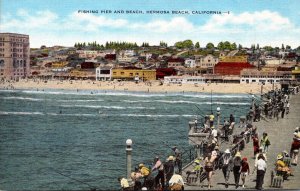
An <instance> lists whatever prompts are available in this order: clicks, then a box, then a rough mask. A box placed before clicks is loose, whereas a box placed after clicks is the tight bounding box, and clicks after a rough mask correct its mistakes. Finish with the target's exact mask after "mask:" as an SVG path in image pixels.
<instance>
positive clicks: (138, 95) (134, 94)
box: [97, 92, 168, 97]
mask: <svg viewBox="0 0 300 191" xmlns="http://www.w3.org/2000/svg"><path fill="white" fill-rule="evenodd" d="M97 94H99V95H110V96H130V97H164V96H167V95H168V94H160V93H156V94H153V93H152V94H151V93H147V94H142V93H139V92H128V93H126V92H106V93H105V92H99V93H97Z"/></svg>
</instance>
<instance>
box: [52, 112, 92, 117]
mask: <svg viewBox="0 0 300 191" xmlns="http://www.w3.org/2000/svg"><path fill="white" fill-rule="evenodd" d="M47 115H52V116H60V115H61V116H75V117H80V116H85V117H95V116H97V115H96V114H88V113H47Z"/></svg>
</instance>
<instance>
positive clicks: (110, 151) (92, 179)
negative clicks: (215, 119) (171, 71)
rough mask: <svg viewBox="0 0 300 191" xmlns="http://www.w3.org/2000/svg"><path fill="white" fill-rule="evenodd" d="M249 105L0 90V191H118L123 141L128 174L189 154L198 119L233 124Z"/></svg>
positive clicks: (242, 97) (236, 97)
mask: <svg viewBox="0 0 300 191" xmlns="http://www.w3.org/2000/svg"><path fill="white" fill-rule="evenodd" d="M250 105H251V97H250V96H249V95H248V94H213V95H212V96H211V95H210V94H205V93H168V94H165V93H134V92H103V91H102V92H101V91H93V92H90V91H79V92H77V91H65V90H45V91H34V90H0V189H1V190H62V189H65V190H79V189H85V190H88V189H91V188H97V189H106V190H107V189H119V184H118V181H117V178H118V177H119V176H126V155H125V154H126V152H125V147H126V145H125V142H126V139H128V138H130V139H132V141H133V152H132V157H133V161H132V163H133V166H137V165H138V164H139V163H145V164H147V165H151V163H152V161H153V158H154V157H155V156H159V157H160V158H161V159H162V160H165V159H166V158H167V157H168V156H169V155H171V154H172V153H173V152H172V150H171V149H170V147H172V146H174V145H177V146H178V147H179V149H180V150H182V151H186V150H188V149H189V148H190V147H191V146H190V145H188V138H187V133H188V122H189V121H190V120H192V119H194V117H195V116H196V115H198V121H200V120H199V119H200V115H204V114H209V113H210V111H211V109H212V110H213V111H214V112H215V111H216V108H217V107H220V108H221V116H222V119H221V121H223V118H224V117H226V118H228V117H229V115H230V113H232V114H234V116H235V117H236V119H238V118H239V117H240V116H242V115H245V113H246V111H247V110H248V108H249V107H250ZM196 106H197V107H199V109H198V108H197V107H196Z"/></svg>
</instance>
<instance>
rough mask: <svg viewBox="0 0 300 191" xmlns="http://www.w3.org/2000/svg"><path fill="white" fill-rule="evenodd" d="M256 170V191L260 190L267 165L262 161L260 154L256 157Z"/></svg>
mask: <svg viewBox="0 0 300 191" xmlns="http://www.w3.org/2000/svg"><path fill="white" fill-rule="evenodd" d="M255 168H256V186H255V188H256V189H258V190H262V185H263V183H264V177H265V173H266V170H267V163H266V161H265V160H264V156H263V155H262V154H260V155H259V156H258V160H257V162H256V163H255Z"/></svg>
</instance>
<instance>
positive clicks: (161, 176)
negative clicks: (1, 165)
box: [151, 157, 165, 189]
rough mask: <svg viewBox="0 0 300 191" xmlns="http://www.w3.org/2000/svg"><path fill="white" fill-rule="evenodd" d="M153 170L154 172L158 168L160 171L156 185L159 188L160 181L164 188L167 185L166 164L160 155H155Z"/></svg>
mask: <svg viewBox="0 0 300 191" xmlns="http://www.w3.org/2000/svg"><path fill="white" fill-rule="evenodd" d="M151 170H152V172H153V171H155V170H158V173H157V175H156V177H155V187H156V188H157V187H158V185H159V183H160V184H161V186H162V188H163V189H164V187H165V173H164V165H163V163H162V162H161V161H160V159H159V158H158V157H155V159H154V166H153V167H152V169H151Z"/></svg>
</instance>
